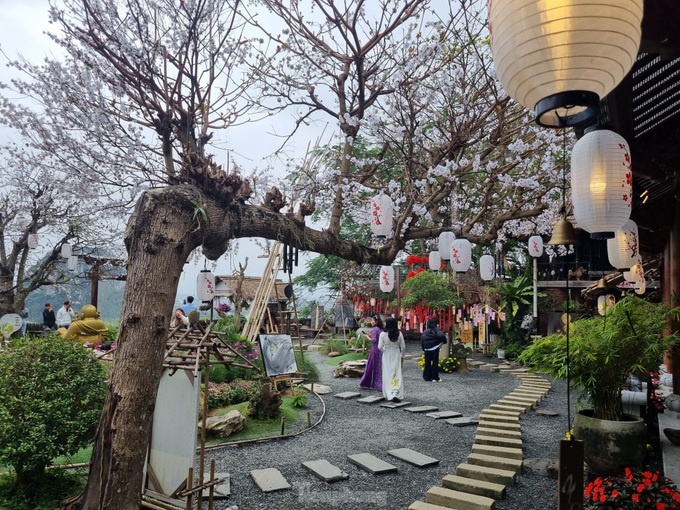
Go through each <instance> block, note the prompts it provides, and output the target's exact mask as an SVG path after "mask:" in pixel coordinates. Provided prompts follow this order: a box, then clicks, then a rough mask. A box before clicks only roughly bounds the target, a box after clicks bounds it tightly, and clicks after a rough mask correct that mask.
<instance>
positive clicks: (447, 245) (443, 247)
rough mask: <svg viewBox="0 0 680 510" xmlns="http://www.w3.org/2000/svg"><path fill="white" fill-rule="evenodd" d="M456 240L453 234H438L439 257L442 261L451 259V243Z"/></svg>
mask: <svg viewBox="0 0 680 510" xmlns="http://www.w3.org/2000/svg"><path fill="white" fill-rule="evenodd" d="M455 238H456V235H455V234H454V233H453V232H442V233H441V234H439V256H440V257H441V259H442V260H450V259H451V243H452V242H453V240H454V239H455Z"/></svg>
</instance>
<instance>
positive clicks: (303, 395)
mask: <svg viewBox="0 0 680 510" xmlns="http://www.w3.org/2000/svg"><path fill="white" fill-rule="evenodd" d="M291 405H292V406H293V407H295V408H296V409H304V408H305V407H307V392H306V391H305V390H304V389H303V388H294V389H293V395H292V396H291Z"/></svg>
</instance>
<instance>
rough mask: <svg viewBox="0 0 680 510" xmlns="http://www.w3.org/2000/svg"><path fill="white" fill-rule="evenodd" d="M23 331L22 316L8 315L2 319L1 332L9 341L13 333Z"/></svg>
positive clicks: (0, 323) (0, 320) (0, 322)
mask: <svg viewBox="0 0 680 510" xmlns="http://www.w3.org/2000/svg"><path fill="white" fill-rule="evenodd" d="M20 329H21V316H20V315H19V314H16V313H8V314H6V315H3V316H2V318H0V331H1V332H2V336H3V337H4V338H5V340H7V339H8V338H9V337H11V336H12V333H14V332H15V331H19V330H20Z"/></svg>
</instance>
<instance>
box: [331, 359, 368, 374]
mask: <svg viewBox="0 0 680 510" xmlns="http://www.w3.org/2000/svg"><path fill="white" fill-rule="evenodd" d="M364 370H366V360H359V361H342V362H340V364H339V365H338V366H337V367H336V368H335V371H334V372H333V376H334V377H361V376H362V375H364Z"/></svg>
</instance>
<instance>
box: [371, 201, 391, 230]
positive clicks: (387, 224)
mask: <svg viewBox="0 0 680 510" xmlns="http://www.w3.org/2000/svg"><path fill="white" fill-rule="evenodd" d="M393 210H394V205H393V204H392V199H390V197H388V196H387V195H385V194H384V193H380V194H379V195H378V196H375V197H373V198H372V199H371V232H373V234H375V235H376V236H378V237H387V236H389V235H390V234H391V233H392V213H393Z"/></svg>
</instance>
